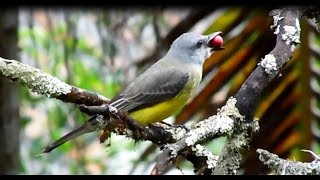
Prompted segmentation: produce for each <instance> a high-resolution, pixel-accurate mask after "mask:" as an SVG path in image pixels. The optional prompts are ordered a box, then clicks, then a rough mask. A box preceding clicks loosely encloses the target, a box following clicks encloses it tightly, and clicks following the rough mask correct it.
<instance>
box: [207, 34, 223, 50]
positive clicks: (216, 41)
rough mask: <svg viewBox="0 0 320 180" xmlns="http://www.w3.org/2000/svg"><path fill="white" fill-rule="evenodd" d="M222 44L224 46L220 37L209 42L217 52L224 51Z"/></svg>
mask: <svg viewBox="0 0 320 180" xmlns="http://www.w3.org/2000/svg"><path fill="white" fill-rule="evenodd" d="M222 44H223V39H222V37H221V36H220V35H217V36H215V37H214V38H212V39H211V40H210V41H209V46H210V47H212V48H214V49H216V50H219V49H223V48H222Z"/></svg>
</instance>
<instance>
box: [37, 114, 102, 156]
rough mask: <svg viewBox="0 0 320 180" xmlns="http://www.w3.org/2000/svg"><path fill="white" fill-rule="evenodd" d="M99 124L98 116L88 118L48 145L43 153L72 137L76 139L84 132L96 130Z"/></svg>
mask: <svg viewBox="0 0 320 180" xmlns="http://www.w3.org/2000/svg"><path fill="white" fill-rule="evenodd" d="M98 126H99V122H98V120H97V116H93V117H91V118H90V119H89V120H87V121H86V122H85V123H84V124H83V125H82V126H80V127H79V128H77V129H75V130H73V131H71V132H69V133H68V134H66V135H64V136H63V137H61V138H60V139H58V140H56V141H54V142H53V143H51V144H49V145H47V146H46V147H45V148H44V150H43V151H42V153H49V152H51V151H52V150H54V149H55V148H57V147H59V146H61V145H62V144H64V143H66V142H67V141H70V140H71V139H74V138H76V137H78V136H80V135H82V134H85V133H89V132H93V131H95V130H96V129H97V128H98Z"/></svg>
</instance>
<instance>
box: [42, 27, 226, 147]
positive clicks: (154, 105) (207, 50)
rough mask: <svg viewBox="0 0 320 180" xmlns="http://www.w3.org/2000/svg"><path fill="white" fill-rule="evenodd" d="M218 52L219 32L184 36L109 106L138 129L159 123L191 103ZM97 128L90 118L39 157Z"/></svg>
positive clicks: (114, 98) (219, 46)
mask: <svg viewBox="0 0 320 180" xmlns="http://www.w3.org/2000/svg"><path fill="white" fill-rule="evenodd" d="M222 49H224V47H223V38H222V32H221V31H217V32H213V33H211V34H208V35H202V34H199V33H196V32H185V33H183V34H181V35H180V36H179V37H178V38H176V39H175V40H174V41H173V42H172V44H171V45H170V48H169V50H168V51H167V53H166V54H165V55H164V56H163V57H162V58H161V59H159V60H158V61H156V62H155V63H154V64H153V65H152V66H150V67H149V68H148V69H147V70H146V71H145V72H143V73H142V74H141V75H139V76H138V77H137V78H136V79H135V80H133V81H132V82H131V83H130V84H129V85H128V86H127V87H126V88H124V89H123V90H122V91H121V92H120V93H119V94H118V95H116V96H115V97H113V98H112V99H111V100H110V102H109V105H110V106H111V107H113V108H116V109H117V110H121V111H123V112H126V113H127V114H128V116H129V117H130V118H132V119H133V120H134V121H136V122H137V123H139V124H140V125H141V126H148V125H150V124H153V123H155V122H161V121H163V120H164V119H166V118H168V117H170V116H172V115H174V114H175V113H177V112H179V111H180V110H181V109H182V108H183V107H184V106H185V105H186V104H187V103H188V102H189V101H190V100H191V98H192V97H193V95H194V93H195V91H196V89H197V87H198V85H199V83H200V81H201V79H202V69H203V64H204V62H205V61H206V59H208V58H209V57H210V56H211V55H212V54H213V53H214V52H215V51H219V50H222ZM97 124H98V122H97V121H96V120H95V118H90V119H89V120H88V121H86V122H85V123H84V125H82V126H81V127H79V128H77V129H76V130H73V131H72V132H70V133H68V134H66V135H65V136H63V137H62V138H60V139H58V140H57V141H55V142H54V143H52V144H49V145H48V146H47V147H45V148H44V150H43V153H48V152H50V151H52V150H53V149H55V148H56V147H58V146H60V145H62V144H64V143H65V142H67V141H69V140H71V139H73V138H76V137H78V136H80V135H82V134H84V133H88V132H92V131H94V130H96V127H97Z"/></svg>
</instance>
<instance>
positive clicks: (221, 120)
mask: <svg viewBox="0 0 320 180" xmlns="http://www.w3.org/2000/svg"><path fill="white" fill-rule="evenodd" d="M236 102H237V101H236V99H235V98H233V97H231V98H229V100H228V101H227V103H226V105H225V106H223V107H222V108H221V109H219V110H218V113H217V115H214V116H211V117H209V118H208V119H205V120H203V121H201V122H199V123H198V124H196V126H195V129H193V130H192V131H190V132H189V133H187V136H188V137H187V138H186V143H187V145H188V146H193V145H194V144H196V143H197V142H198V141H200V140H203V139H205V138H206V137H210V136H212V135H215V134H228V133H231V132H232V130H233V127H234V119H240V120H242V119H243V117H242V116H241V115H240V113H239V111H238V109H237V108H236V107H235V104H236Z"/></svg>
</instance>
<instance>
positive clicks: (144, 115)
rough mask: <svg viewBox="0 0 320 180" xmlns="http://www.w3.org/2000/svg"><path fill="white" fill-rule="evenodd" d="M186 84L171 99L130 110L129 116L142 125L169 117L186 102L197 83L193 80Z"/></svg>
mask: <svg viewBox="0 0 320 180" xmlns="http://www.w3.org/2000/svg"><path fill="white" fill-rule="evenodd" d="M187 84H188V85H186V87H185V88H184V89H183V90H182V91H181V92H180V93H179V94H178V95H177V96H175V97H174V98H173V99H170V100H168V101H164V102H162V103H159V104H156V105H154V106H151V107H148V108H143V109H141V110H137V111H134V112H131V113H130V114H129V116H130V117H131V118H133V119H135V120H136V121H137V122H139V123H140V124H141V125H144V126H146V125H148V124H151V123H155V122H159V121H162V120H164V119H166V118H168V117H170V116H171V115H173V114H175V113H177V112H179V111H180V110H181V109H182V108H183V106H184V105H185V104H186V103H187V102H188V100H189V98H190V97H191V96H192V93H193V91H194V89H195V86H196V85H197V84H198V83H196V84H195V82H194V81H192V82H189V83H187Z"/></svg>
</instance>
